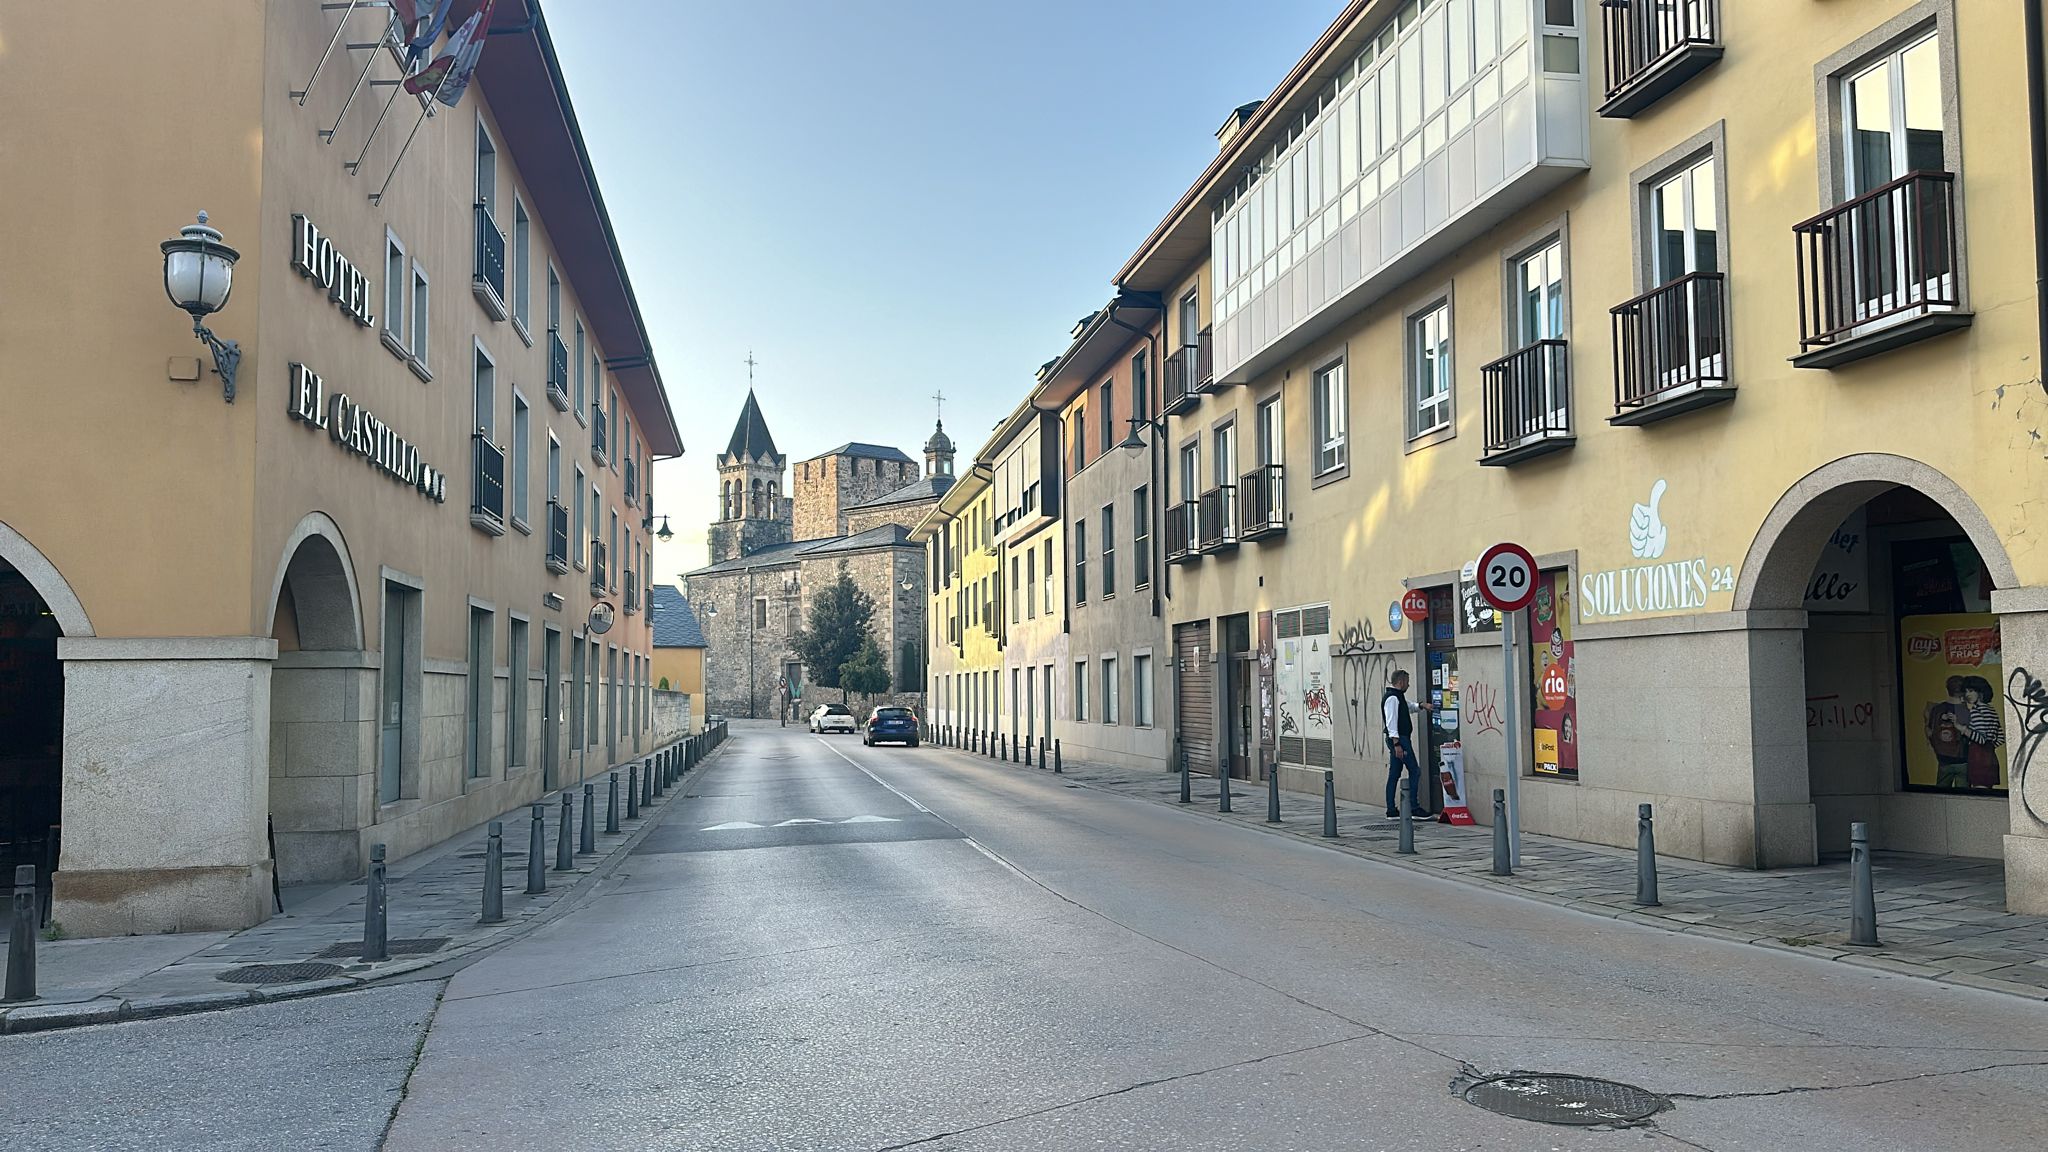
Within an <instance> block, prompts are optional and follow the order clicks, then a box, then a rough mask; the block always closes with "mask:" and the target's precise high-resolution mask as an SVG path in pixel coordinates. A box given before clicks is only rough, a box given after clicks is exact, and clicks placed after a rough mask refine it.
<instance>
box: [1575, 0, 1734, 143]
mask: <svg viewBox="0 0 2048 1152" xmlns="http://www.w3.org/2000/svg"><path fill="white" fill-rule="evenodd" d="M1600 16H1601V23H1602V24H1603V26H1604V30H1605V39H1606V41H1607V94H1606V102H1605V103H1603V104H1601V105H1600V114H1601V115H1602V116H1622V117H1626V116H1633V115H1635V114H1636V113H1638V112H1640V111H1642V110H1643V109H1645V108H1648V107H1649V106H1650V105H1652V104H1654V103H1656V102H1657V101H1659V100H1661V99H1663V98H1664V97H1665V96H1667V95H1669V94H1670V93H1671V92H1672V91H1673V90H1675V89H1676V88H1678V86H1679V85H1681V84H1684V83H1685V82H1686V81H1687V80H1689V79H1691V78H1692V77H1693V76H1694V75H1696V74H1698V73H1699V72H1700V70H1701V69H1703V68H1705V67H1706V66H1707V65H1709V64H1712V63H1713V62H1714V61H1716V60H1719V59H1720V58H1721V0H1600Z"/></svg>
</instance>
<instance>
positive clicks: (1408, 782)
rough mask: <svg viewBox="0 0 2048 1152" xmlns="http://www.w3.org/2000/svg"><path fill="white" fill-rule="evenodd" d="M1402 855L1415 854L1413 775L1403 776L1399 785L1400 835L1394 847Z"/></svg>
mask: <svg viewBox="0 0 2048 1152" xmlns="http://www.w3.org/2000/svg"><path fill="white" fill-rule="evenodd" d="M1394 851H1395V853H1397V854H1398V855H1402V856H1413V855H1415V775H1414V773H1409V774H1408V775H1407V776H1405V777H1403V783H1402V785H1401V837H1400V842H1399V843H1398V844H1396V845H1395V847H1394Z"/></svg>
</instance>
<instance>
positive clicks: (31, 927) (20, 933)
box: [0, 864, 36, 1004]
mask: <svg viewBox="0 0 2048 1152" xmlns="http://www.w3.org/2000/svg"><path fill="white" fill-rule="evenodd" d="M35 998H36V866H35V865H33V864H17V865H15V866H14V918H13V922H12V924H11V925H10V926H9V928H8V930H7V994H6V995H4V996H0V1002H5V1003H8V1004H18V1003H20V1002H21V1001H23V1000H33V999H35Z"/></svg>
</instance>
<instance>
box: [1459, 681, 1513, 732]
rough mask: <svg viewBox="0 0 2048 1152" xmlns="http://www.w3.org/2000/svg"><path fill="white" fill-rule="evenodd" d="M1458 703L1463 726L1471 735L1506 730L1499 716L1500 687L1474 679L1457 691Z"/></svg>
mask: <svg viewBox="0 0 2048 1152" xmlns="http://www.w3.org/2000/svg"><path fill="white" fill-rule="evenodd" d="M1458 704H1459V706H1460V707H1461V708H1462V709H1463V711H1464V716H1463V720H1464V723H1465V726H1466V727H1467V728H1469V729H1470V730H1471V733H1472V735H1474V736H1480V735H1484V734H1486V733H1488V732H1505V731H1507V727H1506V725H1505V724H1503V723H1502V722H1501V718H1500V689H1498V688H1496V687H1494V686H1493V685H1491V684H1481V683H1478V682H1476V681H1475V682H1472V683H1468V684H1467V685H1465V687H1464V689H1463V691H1462V692H1460V693H1459V697H1458Z"/></svg>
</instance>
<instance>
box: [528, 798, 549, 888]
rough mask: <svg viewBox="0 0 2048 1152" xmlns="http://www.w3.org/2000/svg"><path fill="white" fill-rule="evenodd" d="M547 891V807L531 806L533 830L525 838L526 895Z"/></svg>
mask: <svg viewBox="0 0 2048 1152" xmlns="http://www.w3.org/2000/svg"><path fill="white" fill-rule="evenodd" d="M547 890H548V806H547V805H545V804H542V803H541V802H540V801H538V800H536V801H534V804H533V829H532V831H531V832H529V833H528V834H527V837H526V894H527V895H528V896H538V895H540V894H541V893H542V892H545V891H547Z"/></svg>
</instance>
